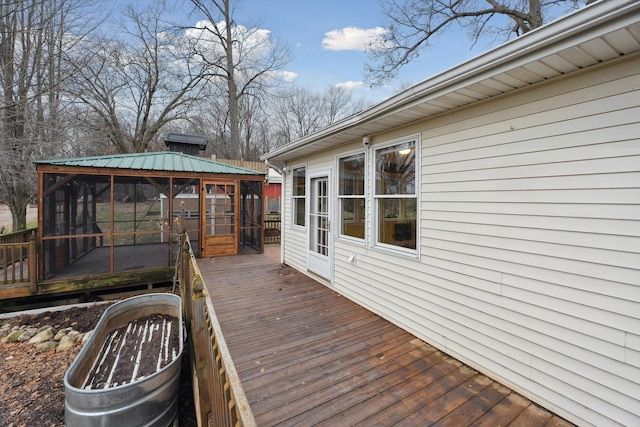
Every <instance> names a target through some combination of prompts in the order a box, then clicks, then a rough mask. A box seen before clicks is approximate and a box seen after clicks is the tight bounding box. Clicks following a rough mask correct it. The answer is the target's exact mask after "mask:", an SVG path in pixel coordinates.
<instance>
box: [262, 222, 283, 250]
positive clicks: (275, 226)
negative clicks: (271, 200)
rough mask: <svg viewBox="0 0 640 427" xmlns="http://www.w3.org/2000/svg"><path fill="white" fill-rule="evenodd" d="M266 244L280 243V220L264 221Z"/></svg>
mask: <svg viewBox="0 0 640 427" xmlns="http://www.w3.org/2000/svg"><path fill="white" fill-rule="evenodd" d="M264 243H265V244H268V243H280V219H265V220H264Z"/></svg>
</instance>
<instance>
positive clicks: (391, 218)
mask: <svg viewBox="0 0 640 427" xmlns="http://www.w3.org/2000/svg"><path fill="white" fill-rule="evenodd" d="M403 201H404V200H403V199H385V198H380V199H378V211H379V212H382V213H384V214H383V215H380V214H379V220H378V242H380V243H386V244H388V245H394V246H401V247H404V248H408V249H415V248H416V220H415V203H414V204H413V205H411V204H408V205H405V206H406V207H407V208H409V209H410V206H413V209H414V212H413V214H412V215H409V212H402V209H401V208H402V205H403V203H402V202H403ZM387 215H388V216H387ZM411 217H413V219H410V218H411Z"/></svg>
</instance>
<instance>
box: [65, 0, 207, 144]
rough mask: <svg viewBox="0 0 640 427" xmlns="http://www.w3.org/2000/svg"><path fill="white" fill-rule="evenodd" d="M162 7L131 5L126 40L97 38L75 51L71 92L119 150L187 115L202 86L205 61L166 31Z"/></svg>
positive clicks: (90, 124)
mask: <svg viewBox="0 0 640 427" xmlns="http://www.w3.org/2000/svg"><path fill="white" fill-rule="evenodd" d="M166 12H167V9H166V8H165V4H164V3H163V2H158V3H155V4H154V5H152V6H150V7H148V8H145V9H134V8H131V7H130V8H128V9H127V11H126V14H125V17H126V21H125V25H124V31H123V34H124V35H125V39H124V40H119V41H118V40H104V39H98V38H95V39H94V40H92V42H91V44H89V43H87V44H85V49H84V50H82V51H79V50H76V51H75V52H74V53H73V54H74V55H75V57H76V60H75V61H73V63H74V64H75V65H76V68H75V71H76V76H77V79H76V85H75V87H74V90H73V91H72V95H73V96H74V97H76V98H77V99H78V100H80V101H81V102H82V103H83V104H84V105H85V106H86V108H87V109H88V114H86V115H85V116H83V117H82V119H83V120H84V121H85V124H86V125H87V126H88V127H90V128H91V129H93V130H94V132H95V135H96V139H100V138H103V139H107V140H108V141H109V142H110V143H111V145H112V147H113V149H114V150H115V151H117V152H122V153H126V152H144V151H148V150H149V149H150V148H152V147H151V145H152V143H153V142H154V140H155V139H156V138H157V136H158V134H159V132H160V130H161V129H162V128H163V126H165V125H167V124H168V123H171V122H174V121H180V120H187V119H188V111H189V107H190V106H192V105H193V104H194V102H195V101H196V98H197V97H198V94H199V90H201V85H200V83H201V81H202V79H203V75H204V67H203V65H202V63H201V62H196V61H193V60H192V59H191V58H190V49H191V46H190V45H189V41H188V40H186V39H184V38H183V37H182V36H181V35H180V34H176V33H175V32H173V31H170V30H171V28H173V26H172V25H171V24H168V23H167V22H165V21H164V18H163V16H164V14H165V13H166ZM86 50H89V51H90V52H92V55H90V56H88V57H87V55H86ZM84 58H87V59H86V60H83V59H84Z"/></svg>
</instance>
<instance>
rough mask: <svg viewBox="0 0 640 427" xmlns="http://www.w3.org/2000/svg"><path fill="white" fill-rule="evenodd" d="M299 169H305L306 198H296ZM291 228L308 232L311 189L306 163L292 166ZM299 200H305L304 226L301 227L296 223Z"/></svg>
mask: <svg viewBox="0 0 640 427" xmlns="http://www.w3.org/2000/svg"><path fill="white" fill-rule="evenodd" d="M299 169H304V196H296V195H295V180H294V176H295V171H296V170H299ZM290 175H291V228H295V229H298V230H306V229H307V219H308V209H309V201H308V200H307V198H308V193H309V191H308V188H309V168H308V167H307V164H306V163H301V164H297V165H295V166H291V174H290ZM298 199H303V200H304V225H300V224H297V223H296V213H297V211H296V201H297V200H298Z"/></svg>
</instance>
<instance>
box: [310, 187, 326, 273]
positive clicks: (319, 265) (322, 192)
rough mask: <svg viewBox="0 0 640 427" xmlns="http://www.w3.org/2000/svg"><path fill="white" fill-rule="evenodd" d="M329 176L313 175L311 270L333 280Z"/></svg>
mask: <svg viewBox="0 0 640 427" xmlns="http://www.w3.org/2000/svg"><path fill="white" fill-rule="evenodd" d="M329 182H331V181H330V179H329V176H328V175H321V176H317V177H311V181H310V189H311V194H310V196H311V197H310V206H309V251H308V257H307V262H308V265H307V268H308V269H309V271H313V272H314V273H316V274H318V275H320V276H322V277H325V278H327V279H329V280H331V226H330V225H331V221H330V212H331V209H330V200H331V199H330V194H329V190H330V187H329Z"/></svg>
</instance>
